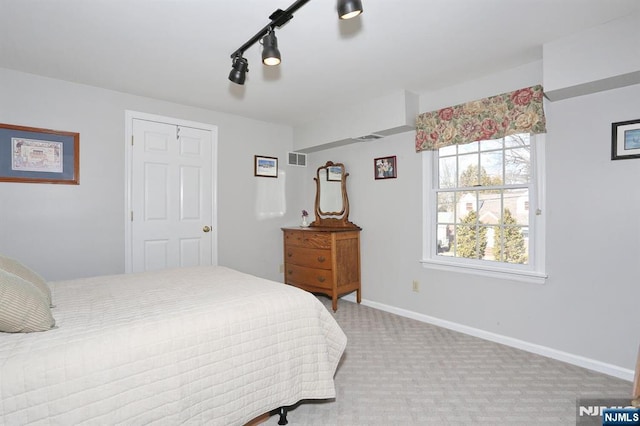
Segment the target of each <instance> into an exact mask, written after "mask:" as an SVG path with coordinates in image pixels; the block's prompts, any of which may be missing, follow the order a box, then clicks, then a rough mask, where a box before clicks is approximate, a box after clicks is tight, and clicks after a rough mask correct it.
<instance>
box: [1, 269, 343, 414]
mask: <svg viewBox="0 0 640 426" xmlns="http://www.w3.org/2000/svg"><path fill="white" fill-rule="evenodd" d="M51 289H52V292H53V303H54V304H55V305H56V307H55V308H54V309H53V311H52V312H53V315H54V317H55V319H56V325H57V328H56V329H53V330H50V331H46V332H42V333H29V334H9V333H0V424H3V425H23V424H32V423H38V424H59V425H72V424H74V425H75V424H92V425H93V424H99V425H103V424H104V425H111V424H127V425H139V424H148V423H156V424H167V425H176V424H182V423H187V424H207V425H225V426H227V425H242V424H244V423H246V422H248V421H249V420H251V419H253V418H255V417H257V416H259V415H261V414H264V413H266V412H268V411H270V410H272V409H275V408H277V407H280V406H287V405H293V404H295V403H296V402H298V401H300V400H302V399H325V398H332V397H334V396H335V389H334V382H333V376H334V374H335V371H336V368H337V365H338V361H339V360H340V357H341V356H342V353H343V351H344V348H345V345H346V336H345V335H344V333H343V332H342V330H341V329H340V327H339V326H338V324H337V323H336V322H335V320H334V319H333V317H332V316H331V314H330V313H329V312H328V311H327V309H326V308H325V307H324V306H323V305H322V304H321V303H320V302H319V301H318V300H317V299H316V298H315V297H314V296H313V295H311V294H309V293H306V292H303V291H301V290H298V289H296V288H293V287H290V286H287V285H284V284H280V283H276V282H273V281H268V280H264V279H261V278H257V277H254V276H251V275H247V274H243V273H240V272H237V271H234V270H232V269H228V268H224V267H199V268H186V269H174V270H166V271H158V272H147V273H144V274H127V275H114V276H102V277H95V278H87V279H78V280H72V281H59V282H54V283H51ZM301 420H302V419H301Z"/></svg>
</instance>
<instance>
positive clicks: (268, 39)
mask: <svg viewBox="0 0 640 426" xmlns="http://www.w3.org/2000/svg"><path fill="white" fill-rule="evenodd" d="M280 60H281V57H280V51H279V50H278V39H277V38H276V33H275V32H274V31H273V30H271V31H269V32H268V33H267V35H266V36H264V38H263V39H262V63H263V64H265V65H269V66H274V65H280Z"/></svg>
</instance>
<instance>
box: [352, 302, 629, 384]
mask: <svg viewBox="0 0 640 426" xmlns="http://www.w3.org/2000/svg"><path fill="white" fill-rule="evenodd" d="M341 300H345V301H348V302H353V303H355V302H356V298H355V296H354V295H353V294H348V295H346V296H344V297H342V298H341ZM362 304H363V305H365V306H369V307H371V308H375V309H379V310H381V311H385V312H390V313H392V314H396V315H400V316H401V317H406V318H411V319H414V320H417V321H421V322H426V323H428V324H433V325H436V326H438V327H443V328H447V329H449V330H453V331H458V332H460V333H464V334H468V335H470V336H475V337H479V338H481V339H484V340H489V341H491V342H496V343H501V344H503V345H506V346H511V347H513V348H517V349H522V350H523V351H527V352H532V353H534V354H538V355H542V356H545V357H547V358H552V359H556V360H558V361H563V362H566V363H568V364H572V365H577V366H578V367H583V368H586V369H588V370H592V371H597V372H598V373H603V374H607V375H609V376H613V377H617V378H619V379H623V380H628V381H630V382H632V381H633V377H634V374H635V373H634V371H633V370H629V369H626V368H622V367H619V366H617V365H612V364H607V363H604V362H601V361H596V360H593V359H589V358H585V357H583V356H580V355H574V354H570V353H567V352H563V351H559V350H557V349H553V348H549V347H546V346H541V345H537V344H535V343H529V342H525V341H523V340H518V339H514V338H512V337H507V336H503V335H500V334H496V333H491V332H488V331H485V330H480V329H478V328H473V327H469V326H466V325H462V324H458V323H455V322H451V321H446V320H443V319H440V318H435V317H431V316H429V315H424V314H419V313H417V312H413V311H408V310H406V309H401V308H396V307H395V306H390V305H385V304H383V303H378V302H373V301H370V300H365V299H363V300H362Z"/></svg>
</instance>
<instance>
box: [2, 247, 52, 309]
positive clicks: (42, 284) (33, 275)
mask: <svg viewBox="0 0 640 426" xmlns="http://www.w3.org/2000/svg"><path fill="white" fill-rule="evenodd" d="M0 269H2V270H4V271H6V272H9V273H11V274H13V275H17V276H19V277H20V278H22V279H23V280H26V281H28V282H30V283H31V284H33V285H34V286H35V287H36V288H37V289H38V290H40V291H41V292H42V294H43V295H44V296H45V297H46V299H47V302H48V303H49V306H52V304H51V289H50V288H49V285H48V284H47V282H46V281H45V280H44V278H42V277H41V276H40V275H39V274H38V273H37V272H35V271H32V270H31V269H29V268H27V267H26V266H25V265H24V264H22V263H20V262H18V261H17V260H15V259H11V258H9V257H5V256H0Z"/></svg>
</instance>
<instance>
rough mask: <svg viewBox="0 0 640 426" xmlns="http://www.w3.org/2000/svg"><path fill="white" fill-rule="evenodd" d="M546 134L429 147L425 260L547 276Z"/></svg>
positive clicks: (509, 274) (521, 276)
mask: <svg viewBox="0 0 640 426" xmlns="http://www.w3.org/2000/svg"><path fill="white" fill-rule="evenodd" d="M543 138H544V136H543V135H536V136H534V135H529V134H516V135H511V136H507V137H505V138H502V139H495V140H483V141H476V142H472V143H468V144H463V145H450V146H446V147H443V148H440V149H439V150H438V151H424V153H423V155H424V170H425V173H424V175H425V198H424V199H425V209H424V211H425V224H426V226H425V236H424V259H423V263H424V265H425V266H426V267H434V268H439V269H452V270H459V271H463V272H472V273H479V274H482V275H491V276H503V277H505V278H512V279H518V280H524V281H533V282H544V278H545V274H544V218H543V215H542V213H543V210H542V199H543V198H542V197H543V195H544V194H543V189H544V188H543V184H542V182H543V181H542V178H543V176H544V170H543V166H544V165H543V160H544V155H543V151H542V149H543V142H542V140H543ZM530 206H531V208H530Z"/></svg>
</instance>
